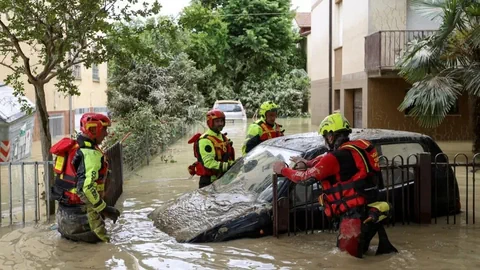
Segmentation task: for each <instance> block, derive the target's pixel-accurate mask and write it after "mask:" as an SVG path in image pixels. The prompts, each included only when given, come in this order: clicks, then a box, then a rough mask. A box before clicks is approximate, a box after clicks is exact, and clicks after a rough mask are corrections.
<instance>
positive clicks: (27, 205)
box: [0, 143, 123, 226]
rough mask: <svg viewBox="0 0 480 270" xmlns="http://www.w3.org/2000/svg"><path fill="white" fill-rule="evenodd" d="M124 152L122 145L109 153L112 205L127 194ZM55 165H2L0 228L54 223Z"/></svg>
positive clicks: (108, 189) (109, 201) (108, 184)
mask: <svg viewBox="0 0 480 270" xmlns="http://www.w3.org/2000/svg"><path fill="white" fill-rule="evenodd" d="M122 152H123V148H122V145H121V144H120V143H116V144H115V145H113V146H112V147H110V148H109V149H107V150H106V156H107V160H108V162H109V168H110V170H109V175H108V177H107V179H106V182H105V195H104V196H105V197H104V199H105V201H106V203H107V204H108V205H111V206H113V205H115V203H116V202H117V200H118V198H119V197H120V195H121V194H122V192H123V162H122V161H123V154H122ZM51 165H53V162H52V161H45V162H39V161H24V162H0V226H6V225H17V224H26V223H31V222H34V223H37V222H39V221H42V220H43V221H50V218H51V214H53V213H52V212H51V207H50V206H51V204H52V203H53V204H54V203H55V201H52V200H51V198H50V185H49V181H48V179H50V174H51V173H53V171H52V166H51ZM47 168H50V169H47Z"/></svg>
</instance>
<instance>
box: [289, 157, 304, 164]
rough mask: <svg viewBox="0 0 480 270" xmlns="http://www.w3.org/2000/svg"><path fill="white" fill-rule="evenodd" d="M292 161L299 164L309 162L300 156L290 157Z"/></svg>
mask: <svg viewBox="0 0 480 270" xmlns="http://www.w3.org/2000/svg"><path fill="white" fill-rule="evenodd" d="M290 161H293V162H295V163H298V162H304V163H307V160H306V159H304V158H302V157H300V156H293V157H290Z"/></svg>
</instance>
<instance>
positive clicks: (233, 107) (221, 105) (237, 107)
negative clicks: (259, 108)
mask: <svg viewBox="0 0 480 270" xmlns="http://www.w3.org/2000/svg"><path fill="white" fill-rule="evenodd" d="M213 109H218V110H220V111H222V112H223V113H224V114H225V120H226V121H229V120H230V121H235V120H242V121H246V120H247V113H246V112H245V109H244V108H243V105H242V102H240V101H238V100H217V101H215V104H214V105H213Z"/></svg>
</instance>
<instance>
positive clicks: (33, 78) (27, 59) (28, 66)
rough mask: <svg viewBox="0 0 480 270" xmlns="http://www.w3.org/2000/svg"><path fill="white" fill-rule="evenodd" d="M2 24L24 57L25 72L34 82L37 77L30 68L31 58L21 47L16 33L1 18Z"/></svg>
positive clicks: (0, 23) (0, 24) (18, 51)
mask: <svg viewBox="0 0 480 270" xmlns="http://www.w3.org/2000/svg"><path fill="white" fill-rule="evenodd" d="M0 26H1V27H2V29H3V32H4V33H5V34H6V35H7V36H8V37H9V38H10V41H11V42H12V43H13V44H12V45H13V46H14V47H15V49H16V50H17V53H18V54H19V55H20V57H22V59H23V64H24V65H25V70H24V71H25V74H26V75H27V77H28V79H29V81H30V82H34V81H36V80H35V77H34V76H33V75H32V71H31V70H30V59H29V58H28V57H27V56H26V55H25V53H24V52H23V50H22V48H21V47H20V41H19V40H18V39H17V37H16V36H15V35H13V34H12V33H11V32H10V29H9V28H8V27H7V26H6V25H5V24H4V23H3V21H2V20H1V19H0Z"/></svg>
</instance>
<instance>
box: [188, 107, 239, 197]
mask: <svg viewBox="0 0 480 270" xmlns="http://www.w3.org/2000/svg"><path fill="white" fill-rule="evenodd" d="M207 126H208V130H207V132H205V133H204V134H200V133H197V134H195V135H194V136H193V137H192V138H191V139H190V140H189V141H188V143H189V144H191V143H193V144H194V145H193V153H194V156H195V157H196V158H197V161H196V162H195V163H193V164H192V165H190V166H189V167H188V171H189V173H190V175H192V176H193V175H195V174H196V175H199V176H200V181H199V183H198V187H199V188H203V187H206V186H208V185H210V184H211V183H213V182H214V181H215V180H217V179H218V178H220V177H222V175H223V174H224V173H225V172H226V171H227V170H228V169H229V168H230V167H231V166H232V165H233V163H234V160H235V150H234V148H233V143H232V141H231V140H230V139H228V138H227V136H226V134H222V133H221V132H222V129H223V128H224V127H225V114H224V113H223V112H222V111H220V110H217V109H214V110H210V111H209V112H207Z"/></svg>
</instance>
